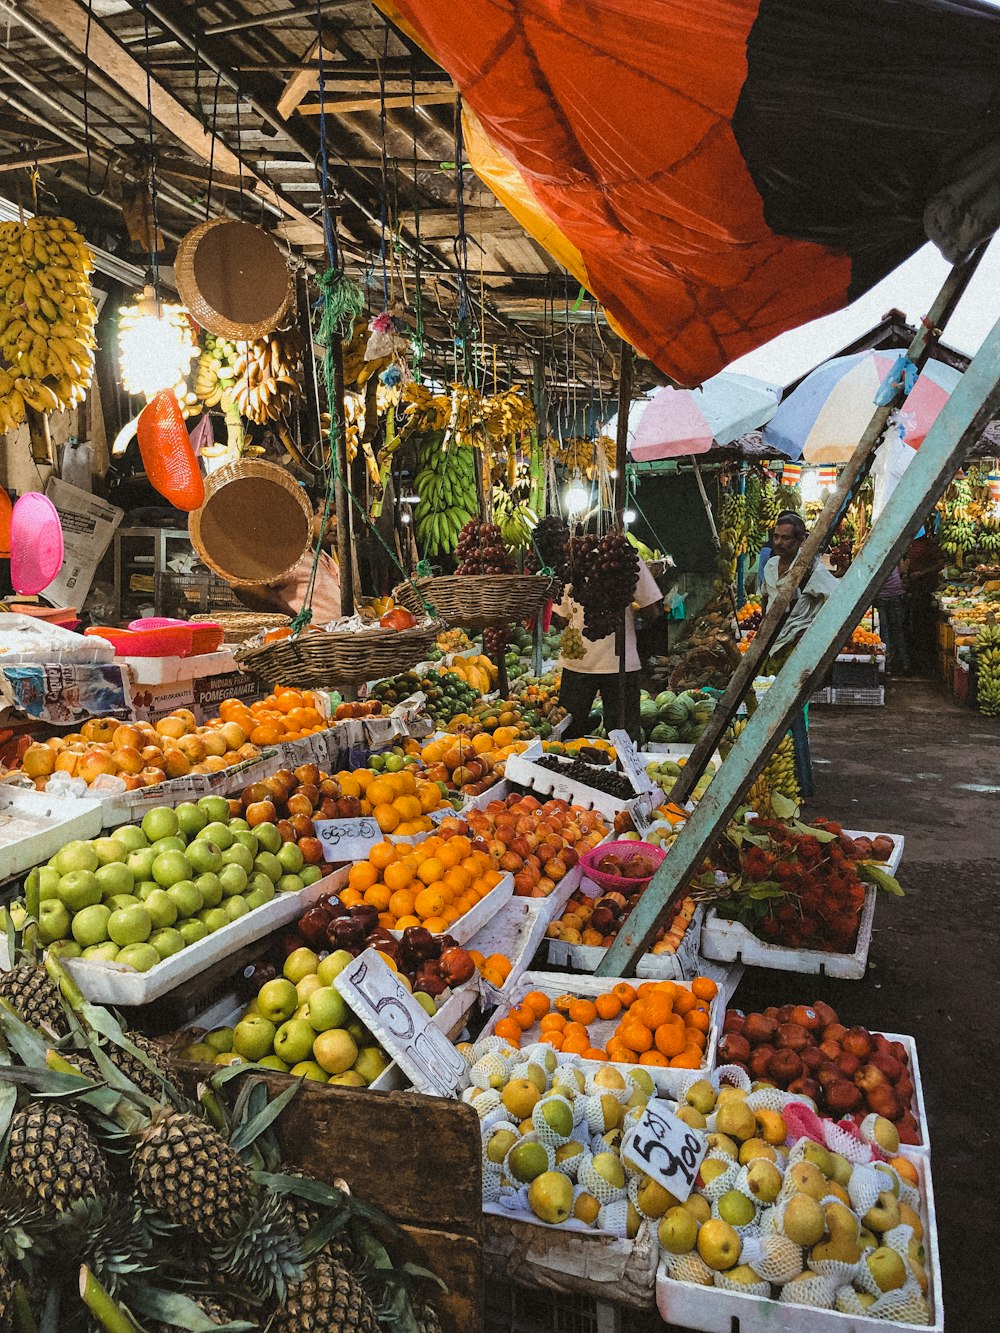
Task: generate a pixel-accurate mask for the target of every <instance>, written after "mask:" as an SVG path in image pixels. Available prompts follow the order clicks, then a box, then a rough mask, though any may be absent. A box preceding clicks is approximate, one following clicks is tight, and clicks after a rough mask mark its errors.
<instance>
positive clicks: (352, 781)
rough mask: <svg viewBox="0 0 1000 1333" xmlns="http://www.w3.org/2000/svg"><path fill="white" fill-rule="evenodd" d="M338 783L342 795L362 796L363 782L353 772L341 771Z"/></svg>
mask: <svg viewBox="0 0 1000 1333" xmlns="http://www.w3.org/2000/svg"><path fill="white" fill-rule="evenodd" d="M337 785H338V786H339V787H340V794H341V796H355V797H357V796H360V795H361V790H362V789H361V783H360V782H359V781H358V780H357V778H356V777H355V775H354V774H353V773H341V775H340V776H339V777H338V779H337Z"/></svg>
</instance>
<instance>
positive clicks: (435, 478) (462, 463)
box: [407, 386, 479, 557]
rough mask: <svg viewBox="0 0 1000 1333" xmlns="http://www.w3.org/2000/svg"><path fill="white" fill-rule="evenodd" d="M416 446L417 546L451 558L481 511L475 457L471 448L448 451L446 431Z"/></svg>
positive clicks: (432, 433)
mask: <svg viewBox="0 0 1000 1333" xmlns="http://www.w3.org/2000/svg"><path fill="white" fill-rule="evenodd" d="M407 387H409V386H407ZM416 446H417V459H416V472H415V474H414V478H413V485H414V488H415V490H416V493H417V494H418V495H419V496H420V502H419V504H418V505H417V507H416V509H415V510H414V515H413V520H414V531H415V533H416V538H417V544H418V546H419V548H420V550H421V552H422V554H423V555H424V556H428V557H429V556H434V555H450V554H451V552H452V551H454V549H455V544H456V542H457V541H458V534H459V533H460V532H461V531H462V529H463V528H464V527H465V525H466V523H468V522H470V521H471V519H472V517H473V515H474V514H475V513H476V512H477V511H478V509H479V497H478V494H477V492H476V460H475V455H474V454H473V453H472V450H471V449H460V448H450V449H447V448H445V447H444V431H443V430H429V431H427V432H426V433H425V434H422V435H420V436H418V437H416Z"/></svg>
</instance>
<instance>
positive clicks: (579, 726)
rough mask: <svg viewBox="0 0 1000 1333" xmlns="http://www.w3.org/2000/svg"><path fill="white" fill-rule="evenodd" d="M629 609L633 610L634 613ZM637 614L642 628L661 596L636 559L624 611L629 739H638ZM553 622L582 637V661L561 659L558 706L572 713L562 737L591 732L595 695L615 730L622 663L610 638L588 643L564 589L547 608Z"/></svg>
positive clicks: (577, 608) (578, 610)
mask: <svg viewBox="0 0 1000 1333" xmlns="http://www.w3.org/2000/svg"><path fill="white" fill-rule="evenodd" d="M633 607H634V608H636V609H635V610H633ZM636 610H637V611H638V612H639V613H640V614H641V616H642V620H643V622H644V623H645V624H647V625H648V624H650V623H651V622H652V621H654V620H657V619H659V617H660V616H662V614H663V595H662V593H661V592H660V589H659V588H658V587H657V584H656V580H655V579H654V578H653V575H652V574H651V573H650V571H649V566H648V565H646V563H645V562H644V561H642V560H640V561H639V573H638V575H637V577H636V582H635V588H634V589H633V591H632V603H631V605H630V606H629V607H628V608H627V609H626V611H625V676H624V692H625V730H626V731H627V732H628V734H629V735H630V736H631V737H632V738H633V739H634V740H637V741H638V740H639V739H640V738H641V727H640V718H639V695H640V687H639V669H640V661H639V650H638V647H637V645H636ZM552 623H553V624H554V625H555V626H556V627H557V628H563V627H565V626H567V625H568V626H572V628H573V629H576V630H579V632H580V634H581V636H582V638H583V650H584V655H583V657H566V656H565V655H560V658H559V669H560V671H561V672H562V679H561V683H560V686H559V703H560V706H561V707H563V708H565V709H566V710H567V712H569V713H571V714H572V715H573V716H572V721H571V722H570V725H569V728H568V730H567V731H566V732H565V733H564V735H565V738H566V739H568V740H573V739H575V738H576V737H579V736H586V735H587V733H588V731H589V730H590V710H591V707H592V706H593V703H594V700H595V699H596V698H597V696H598V694H600V696H601V702H602V704H603V706H604V726H605V729H606V730H608V731H611V730H613V729H614V728H615V727H617V726H618V719H619V717H620V715H621V714H620V707H621V705H620V698H621V694H620V691H621V688H622V677H621V672H620V665H621V659H620V658H619V655H618V653H617V652H616V651H615V636H614V634H608V635H607V636H606V637H605V638H603V639H588V638H587V637H586V635H585V634H584V633H583V607H582V606H581V605H580V603H579V602H577V601H575V600H574V598H573V590H572V588H571V587H567V589H566V591H565V594H564V596H563V599H562V601H561V602H560V603H559V604H558V605H557V606H555V607H553V609H552Z"/></svg>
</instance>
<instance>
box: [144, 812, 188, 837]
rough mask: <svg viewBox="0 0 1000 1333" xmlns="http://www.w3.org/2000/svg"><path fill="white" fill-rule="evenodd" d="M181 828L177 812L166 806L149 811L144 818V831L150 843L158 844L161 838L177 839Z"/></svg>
mask: <svg viewBox="0 0 1000 1333" xmlns="http://www.w3.org/2000/svg"><path fill="white" fill-rule="evenodd" d="M179 828H180V824H178V822H177V814H176V811H174V810H171V809H170V808H169V807H168V806H165V805H158V806H156V808H155V809H153V810H147V811H146V813H145V815H143V818H142V831H143V833H145V835H146V837H147V838H148V839H149V841H150V842H156V841H157V840H158V839H159V838H176V837H177V831H178V829H179Z"/></svg>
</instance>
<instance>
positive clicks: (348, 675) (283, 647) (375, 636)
mask: <svg viewBox="0 0 1000 1333" xmlns="http://www.w3.org/2000/svg"><path fill="white" fill-rule="evenodd" d="M443 629H444V625H443V623H442V622H441V621H440V620H431V621H428V622H426V623H425V624H423V625H417V626H416V627H415V628H414V629H404V630H391V629H381V628H378V627H376V628H374V629H370V630H359V631H357V632H356V633H351V632H350V631H342V632H340V633H338V632H337V631H333V632H332V633H328V632H326V631H324V630H320V631H317V632H315V633H312V632H309V631H307V632H306V633H304V634H300V635H298V636H297V637H296V638H294V639H278V640H277V641H276V642H275V643H266V644H263V645H262V646H261V647H259V648H242V649H239V650H237V652H236V654H235V656H236V660H237V662H238V663H239V664H240V666H241V667H242V668H243V670H244V671H251V672H253V674H254V675H255V676H260V677H261V678H262V679H263V680H266V681H267V682H268V683H269V684H272V685H273V684H279V683H280V684H282V685H297V686H299V687H301V688H303V689H328V688H330V687H332V686H338V685H347V686H353V685H359V684H360V683H361V682H362V681H365V680H378V679H379V678H380V677H381V676H394V675H396V674H397V672H400V671H405V670H406V669H407V668H408V667H411V666H414V665H415V664H416V663H417V662H422V661H423V660H424V658H425V657H426V656H427V653H428V651H429V650H430V648H431V646H432V644H433V643H434V640H435V639H436V638H437V636H438V635H439V634H440V633H441V631H442V630H443Z"/></svg>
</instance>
